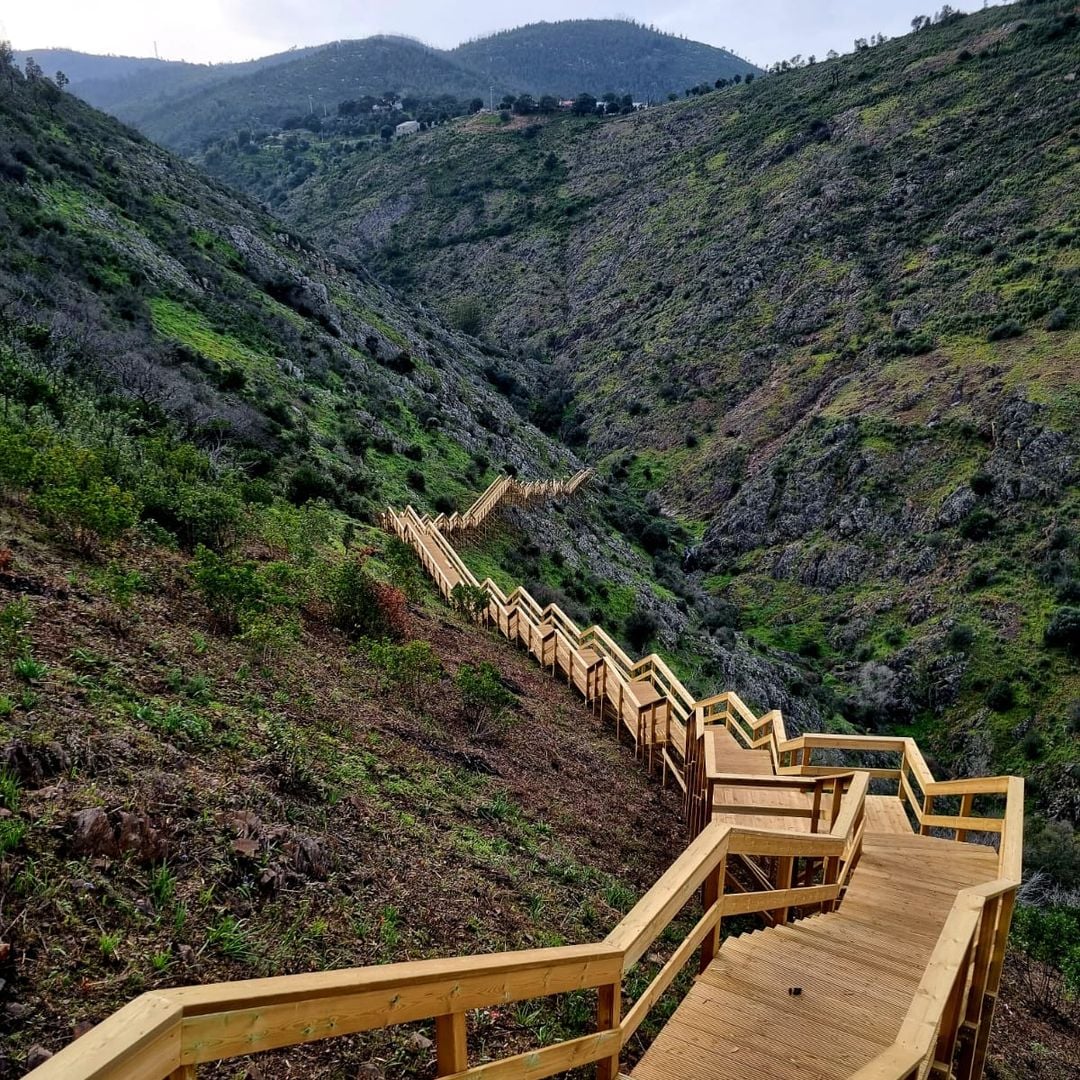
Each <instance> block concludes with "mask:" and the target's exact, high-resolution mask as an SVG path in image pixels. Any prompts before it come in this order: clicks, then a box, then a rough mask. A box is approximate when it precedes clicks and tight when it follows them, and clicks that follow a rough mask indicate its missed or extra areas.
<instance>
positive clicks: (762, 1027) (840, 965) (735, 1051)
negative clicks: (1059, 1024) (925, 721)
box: [631, 800, 997, 1080]
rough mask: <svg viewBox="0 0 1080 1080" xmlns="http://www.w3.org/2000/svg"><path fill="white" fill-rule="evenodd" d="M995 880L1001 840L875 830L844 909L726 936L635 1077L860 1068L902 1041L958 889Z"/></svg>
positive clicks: (809, 1078)
mask: <svg viewBox="0 0 1080 1080" xmlns="http://www.w3.org/2000/svg"><path fill="white" fill-rule="evenodd" d="M893 801H895V800H893ZM743 823H744V824H745V823H746V819H743ZM913 863H914V864H916V865H918V866H919V868H920V873H919V874H918V875H913V874H912V873H911V867H912V864H913ZM996 877H997V854H996V852H994V851H993V850H992V849H989V848H979V847H977V846H975V845H971V844H967V845H958V844H954V843H951V842H949V841H945V840H935V839H932V838H930V837H926V836H914V835H912V834H911V832H910V828H909V830H908V835H907V836H906V837H901V836H899V835H897V834H896V833H895V832H892V831H887V832H885V833H867V835H866V837H865V840H864V846H863V855H862V860H861V862H860V863H859V867H858V869H857V871H856V873H855V875H854V876H853V879H852V884H851V886H850V888H849V890H848V894H847V897H846V899H845V900H844V903H843V905H842V906H841V908H840V910H839V911H836V912H832V913H829V914H825V915H817V916H813V917H811V918H808V919H803V920H800V921H799V922H796V923H793V924H790V925H786V926H775V927H770V928H768V929H764V930H757V931H755V932H754V933H751V934H745V935H742V936H741V937H737V938H729V939H727V940H725V942H724V945H723V948H722V949H721V950H720V953H719V956H718V957H717V959H716V960H714V961H713V962H712V964H710V965H709V967H708V968H707V969H706V971H705V972H704V973H703V974H702V975H701V976H700V977H699V979H698V980H697V982H696V983H695V984H694V986H693V988H692V989H691V990H690V992H689V993H688V994H687V996H686V998H685V999H684V1000H683V1002H682V1004H681V1005H680V1006H679V1008H678V1009H677V1010H676V1012H675V1014H674V1016H672V1018H671V1019H670V1020H669V1021H668V1022H667V1024H666V1025H665V1027H664V1029H663V1030H662V1031H661V1032H660V1034H659V1035H658V1036H657V1037H656V1039H655V1040H654V1041H653V1044H652V1046H651V1047H650V1048H649V1049H648V1051H647V1052H646V1054H645V1056H644V1057H643V1058H642V1059H641V1061H640V1062H639V1063H638V1065H637V1067H636V1068H635V1069H634V1070H633V1072H632V1073H631V1075H632V1076H633V1077H634V1078H635V1080H747V1078H748V1077H754V1078H756V1080H781V1078H790V1077H800V1078H805V1080H815V1078H820V1080H826V1078H829V1080H833V1078H836V1080H839V1078H840V1077H847V1076H850V1075H851V1073H853V1072H854V1071H856V1070H857V1069H858V1068H860V1067H861V1066H863V1065H865V1064H866V1063H867V1062H869V1061H871V1060H872V1059H873V1058H874V1057H875V1056H877V1054H878V1053H880V1052H881V1051H882V1050H884V1049H885V1048H886V1047H888V1046H890V1045H891V1044H892V1043H893V1040H894V1039H895V1038H896V1036H897V1033H898V1031H899V1028H900V1024H901V1022H902V1020H903V1018H904V1016H905V1014H906V1013H907V1010H908V1007H909V1006H910V1004H911V1000H912V997H913V995H914V994H915V990H916V988H917V987H918V985H919V980H920V978H921V977H922V973H923V970H924V968H925V966H926V963H927V961H928V960H929V958H930V954H931V952H932V951H933V948H934V946H935V944H936V943H937V939H938V935H939V934H940V932H941V929H942V926H943V925H944V923H945V919H946V917H947V915H948V914H949V911H950V909H951V907H952V904H953V901H954V899H955V897H956V893H957V892H958V891H959V890H960V889H962V888H964V887H966V886H968V885H974V884H978V883H979V882H982V881H990V880H993V879H994V878H996ZM793 989H798V990H799V991H800V992H799V993H798V994H792V993H791V992H790V991H791V990H793Z"/></svg>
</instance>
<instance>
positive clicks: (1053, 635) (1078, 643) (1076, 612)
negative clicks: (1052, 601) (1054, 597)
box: [1043, 607, 1080, 656]
mask: <svg viewBox="0 0 1080 1080" xmlns="http://www.w3.org/2000/svg"><path fill="white" fill-rule="evenodd" d="M1043 639H1044V640H1045V642H1046V644H1047V645H1049V646H1050V647H1051V648H1057V649H1064V650H1065V651H1066V652H1068V653H1072V654H1073V655H1074V656H1080V608H1076V607H1061V608H1058V609H1057V611H1055V612H1054V614H1053V615H1051V616H1050V621H1049V622H1048V623H1047V624H1046V632H1045V634H1044V635H1043Z"/></svg>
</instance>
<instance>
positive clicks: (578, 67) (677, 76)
mask: <svg viewBox="0 0 1080 1080" xmlns="http://www.w3.org/2000/svg"><path fill="white" fill-rule="evenodd" d="M26 55H28V54H26V53H20V54H18V56H17V59H18V61H19V63H20V64H21V63H22V62H23V60H24V59H25V56H26ZM33 55H34V56H35V59H36V60H37V62H38V63H39V64H40V65H41V66H42V68H43V69H44V71H45V73H46V74H47V75H50V76H51V75H53V74H54V73H55V72H56V71H57V70H58V69H59V70H63V71H64V73H65V74H66V75H67V76H68V77H69V78H70V79H71V90H72V92H73V93H76V94H78V95H79V96H80V97H82V98H83V99H84V100H86V101H88V102H90V104H92V105H95V106H97V107H98V108H101V109H104V110H105V111H106V112H110V113H112V114H113V115H115V116H117V117H119V118H120V119H121V120H124V121H126V122H127V123H130V124H133V125H134V126H135V127H137V128H138V129H139V130H140V131H142V132H143V133H144V134H146V135H148V136H149V137H150V138H152V139H154V140H155V141H156V142H158V143H160V144H162V145H164V146H168V147H170V148H172V149H174V150H177V151H180V152H181V153H185V154H191V153H194V152H195V151H197V150H199V149H201V148H202V147H203V146H205V145H206V144H207V143H209V142H212V141H215V140H219V139H223V138H228V137H230V136H235V135H236V133H237V132H238V131H239V130H245V131H250V130H252V129H256V130H257V129H260V128H270V129H273V128H280V127H282V126H283V124H284V123H285V122H286V121H287V120H289V119H290V118H298V117H299V118H303V117H307V116H308V115H309V114H311V115H313V116H315V117H322V116H324V115H325V114H327V113H330V114H333V113H334V112H335V110H336V109H337V106H338V105H339V104H340V103H341V102H343V101H351V100H356V99H358V98H364V97H365V96H371V97H374V98H381V97H383V96H384V95H385V94H387V93H388V92H389V93H394V94H397V95H398V96H399V97H401V98H416V99H420V100H425V101H429V100H431V99H437V98H443V97H445V98H448V99H455V100H456V101H458V102H459V103H462V102H464V103H467V102H468V101H469V100H470V99H473V98H480V99H482V100H484V101H487V100H488V98H489V95H490V93H491V92H492V91H493V90H494V92H495V93H496V95H497V96H501V95H502V94H504V93H508V92H513V93H515V94H520V93H523V92H525V93H530V94H533V95H535V96H540V95H542V94H561V95H562V96H564V97H567V96H574V95H576V94H579V93H582V92H592V93H593V94H595V95H596V96H599V95H601V94H603V93H605V92H608V91H611V92H615V93H618V94H619V95H623V94H631V95H633V96H634V97H635V98H636V99H638V100H649V99H656V100H660V99H663V98H666V97H667V95H668V94H669V93H677V94H681V93H682V92H683V90H684V89H685V88H687V87H690V86H697V85H698V84H700V83H702V82H705V83H708V84H710V85H711V84H712V83H713V82H714V81H715V80H716V79H718V78H727V79H730V78H731V77H732V76H734V75H735V74H739V75H743V74H746V73H747V72H756V71H757V69H756V68H755V67H754V66H753V65H752V64H748V63H747V62H745V61H743V60H741V59H740V58H739V57H736V56H734V55H733V54H731V53H729V52H727V51H726V50H723V49H717V48H713V47H712V46H710V45H704V44H702V43H700V42H696V41H686V40H683V39H681V38H676V37H673V36H671V35H667V34H662V33H659V32H657V31H655V30H650V29H647V28H645V27H643V26H638V25H636V24H634V23H631V22H627V21H624V20H612V19H578V20H571V21H567V22H559V23H536V24H532V25H529V26H523V27H520V28H518V29H516V30H511V31H506V32H504V33H500V34H495V35H492V36H490V37H485V38H479V39H477V40H475V41H470V42H466V43H465V44H463V45H460V46H458V47H457V48H456V49H451V50H440V49H432V48H428V47H427V46H425V45H422V44H421V43H419V42H417V41H414V40H412V39H410V38H404V37H395V36H392V35H380V36H376V37H370V38H364V39H363V40H359V41H337V42H333V43H331V44H328V45H324V46H319V47H311V48H304V49H295V50H292V51H290V52H286V53H278V54H275V55H273V56H266V57H262V58H261V59H258V60H252V61H247V62H244V63H233V64H187V63H182V62H164V61H159V60H153V59H145V60H141V59H137V58H131V57H111V56H92V55H88V54H84V53H77V52H73V51H71V50H67V49H44V50H40V51H39V52H38V53H36V54H33ZM461 107H462V110H463V108H464V107H463V106H461Z"/></svg>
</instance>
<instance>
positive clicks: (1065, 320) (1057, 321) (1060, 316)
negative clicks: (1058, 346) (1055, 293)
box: [1045, 307, 1069, 333]
mask: <svg viewBox="0 0 1080 1080" xmlns="http://www.w3.org/2000/svg"><path fill="white" fill-rule="evenodd" d="M1045 325H1046V329H1047V330H1049V331H1050V332H1051V333H1056V332H1057V331H1059V330H1067V329H1068V326H1069V313H1068V312H1067V311H1066V310H1065V309H1064V308H1063V307H1059V308H1054V310H1053V311H1051V312H1050V314H1049V315H1047V316H1046V324H1045Z"/></svg>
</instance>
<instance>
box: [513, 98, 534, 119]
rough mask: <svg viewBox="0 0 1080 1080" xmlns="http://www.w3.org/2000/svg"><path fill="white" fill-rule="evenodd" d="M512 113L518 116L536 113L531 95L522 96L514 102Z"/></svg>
mask: <svg viewBox="0 0 1080 1080" xmlns="http://www.w3.org/2000/svg"><path fill="white" fill-rule="evenodd" d="M514 112H515V113H517V114H518V116H530V115H531V114H532V113H534V112H536V102H535V101H534V100H533V96H532V94H522V95H521V97H519V98H518V99H517V100H516V101H515V102H514Z"/></svg>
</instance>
